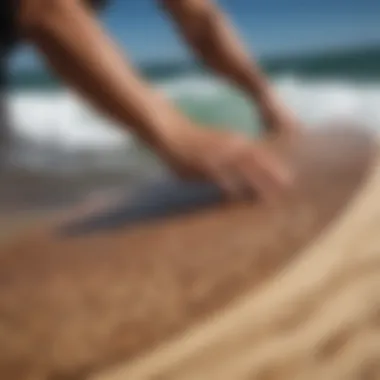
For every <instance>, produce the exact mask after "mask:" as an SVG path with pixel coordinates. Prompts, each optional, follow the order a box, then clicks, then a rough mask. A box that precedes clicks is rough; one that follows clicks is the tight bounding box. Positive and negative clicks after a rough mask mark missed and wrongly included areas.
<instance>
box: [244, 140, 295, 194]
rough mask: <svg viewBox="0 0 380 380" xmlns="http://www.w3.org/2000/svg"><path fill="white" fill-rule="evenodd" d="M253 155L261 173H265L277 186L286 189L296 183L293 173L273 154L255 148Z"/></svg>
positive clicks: (260, 148) (266, 150)
mask: <svg viewBox="0 0 380 380" xmlns="http://www.w3.org/2000/svg"><path fill="white" fill-rule="evenodd" d="M251 154H252V155H253V158H252V159H253V160H255V161H256V163H257V166H258V167H260V169H261V171H263V172H265V173H266V175H267V176H269V177H270V178H271V180H272V181H273V182H274V183H276V185H277V186H279V187H281V188H284V189H285V188H288V187H291V186H292V184H293V181H294V175H293V173H292V171H291V170H290V169H289V168H288V167H287V166H286V165H285V164H284V163H283V162H281V161H280V160H279V159H278V158H277V157H276V156H275V155H274V154H272V152H270V151H269V150H268V149H264V148H262V147H255V149H254V150H252V151H251Z"/></svg>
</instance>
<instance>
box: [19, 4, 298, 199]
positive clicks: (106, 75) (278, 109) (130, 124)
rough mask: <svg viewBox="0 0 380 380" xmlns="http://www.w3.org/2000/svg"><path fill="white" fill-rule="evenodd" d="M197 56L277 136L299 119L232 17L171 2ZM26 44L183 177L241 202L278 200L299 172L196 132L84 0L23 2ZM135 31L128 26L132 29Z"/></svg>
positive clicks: (225, 136) (220, 136) (249, 147)
mask: <svg viewBox="0 0 380 380" xmlns="http://www.w3.org/2000/svg"><path fill="white" fill-rule="evenodd" d="M158 3H159V5H160V6H161V7H162V8H163V9H165V10H166V11H167V13H168V14H169V15H171V16H172V18H173V19H174V21H175V24H176V25H177V29H178V30H179V31H180V33H181V34H182V35H183V36H184V40H185V41H187V42H188V44H189V45H190V46H191V47H192V48H193V50H194V52H195V53H197V54H198V56H199V57H200V58H201V59H202V60H203V61H204V62H205V63H206V64H208V65H209V67H210V68H212V69H213V70H215V72H216V73H218V74H221V75H223V76H224V77H225V78H227V79H229V80H230V81H231V82H232V83H234V84H235V85H236V86H238V87H240V88H241V89H242V90H243V91H244V92H245V93H246V94H247V95H248V96H250V97H251V98H252V100H253V101H255V102H256V104H258V106H259V109H260V110H261V113H262V116H263V119H264V121H265V122H266V125H267V128H268V129H269V130H271V131H275V132H280V133H283V132H285V133H288V132H292V131H294V130H295V129H297V127H296V126H297V123H296V120H295V119H294V118H293V116H292V115H291V114H290V113H289V111H288V110H287V109H286V108H285V107H284V106H283V105H282V104H281V102H280V101H279V100H278V98H277V96H276V94H275V93H274V91H273V89H272V88H271V87H270V85H269V83H268V81H267V79H266V77H265V76H264V75H263V73H262V72H261V71H260V69H259V67H258V66H257V65H256V64H255V63H254V62H253V60H252V59H251V58H250V57H249V55H248V53H247V52H246V50H245V49H244V47H243V45H242V43H241V42H240V40H239V38H238V37H237V35H236V34H235V32H234V29H233V27H232V26H231V24H230V23H229V22H228V20H227V18H226V16H225V15H224V14H223V12H222V11H221V10H220V9H219V8H218V7H217V6H216V5H215V4H214V3H213V2H212V1H211V0H161V1H159V2H158ZM18 25H19V29H20V33H21V35H22V36H23V37H24V39H25V40H27V41H29V42H30V43H32V44H33V45H34V46H35V47H36V48H37V50H39V51H40V52H41V53H42V54H43V56H44V57H45V59H46V61H47V62H48V64H50V66H51V67H52V68H53V70H54V71H55V72H56V73H57V74H58V75H59V76H60V77H61V78H62V79H63V80H64V81H65V83H67V84H68V85H70V86H71V87H72V88H74V89H75V90H76V91H77V92H78V93H80V94H81V95H83V97H84V98H85V99H86V100H87V101H88V102H90V103H92V104H93V105H94V106H95V107H96V108H97V109H99V110H100V111H102V112H103V113H104V114H107V115H108V116H109V117H111V118H112V119H114V120H116V121H118V122H119V123H120V124H121V125H122V126H125V128H126V129H128V130H129V131H131V132H133V133H134V134H136V135H137V136H139V137H140V138H141V139H142V140H143V141H144V142H145V143H146V144H149V145H150V147H151V148H152V149H153V150H154V151H155V152H156V153H157V154H158V155H159V156H161V158H163V159H164V160H165V161H166V163H167V164H168V165H169V166H170V167H171V168H173V169H174V170H175V171H176V172H177V173H178V174H179V175H185V176H187V177H192V178H200V179H206V180H210V181H213V182H215V183H216V184H218V185H219V186H220V187H221V188H222V189H223V190H225V191H226V194H227V195H229V196H232V197H242V196H246V195H247V194H249V193H250V192H255V193H257V192H258V193H259V194H260V195H261V196H262V197H263V198H265V199H267V200H273V199H275V198H276V197H277V196H278V195H279V194H280V193H281V191H283V190H285V189H287V188H288V187H289V186H290V185H291V170H290V168H287V167H285V166H284V165H283V164H282V163H281V162H278V161H277V160H276V157H275V156H274V155H273V154H272V153H271V152H270V151H269V150H267V149H265V148H264V147H263V146H262V144H260V143H259V142H258V141H252V140H250V139H248V138H247V137H245V136H243V135H241V134H238V133H234V132H226V131H216V130H215V129H213V130H210V129H209V128H205V126H200V125H196V124H195V123H194V122H193V121H191V120H189V118H187V117H186V116H185V115H184V114H182V113H181V112H180V111H179V110H178V109H177V108H176V107H175V106H174V105H173V104H171V103H170V102H169V101H168V100H167V99H165V98H164V97H163V96H162V95H161V94H160V93H158V92H156V91H155V90H154V89H152V87H151V86H150V85H149V84H148V83H147V82H145V81H144V80H143V79H142V78H141V77H140V76H139V75H138V73H137V72H136V71H135V70H134V68H133V67H132V66H131V64H130V63H129V62H128V60H127V59H126V57H125V56H124V55H123V53H122V52H121V51H120V49H119V48H118V46H116V44H115V43H114V42H113V41H112V39H111V38H110V37H109V36H108V35H107V33H106V31H105V30H103V28H102V26H101V24H100V23H99V22H98V21H97V18H96V14H95V12H94V11H93V10H92V9H91V8H90V7H89V6H88V3H87V2H85V1H84V0H21V7H20V13H19V15H18ZM126 28H128V25H126Z"/></svg>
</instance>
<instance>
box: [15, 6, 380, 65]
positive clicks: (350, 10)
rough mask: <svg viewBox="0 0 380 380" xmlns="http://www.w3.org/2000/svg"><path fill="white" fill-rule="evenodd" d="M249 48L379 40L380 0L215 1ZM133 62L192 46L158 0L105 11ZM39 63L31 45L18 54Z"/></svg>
mask: <svg viewBox="0 0 380 380" xmlns="http://www.w3.org/2000/svg"><path fill="white" fill-rule="evenodd" d="M216 1H217V2H218V3H219V4H220V5H221V7H222V8H223V9H224V10H225V12H226V14H227V15H228V16H229V17H230V18H231V20H232V22H233V24H234V26H235V28H236V29H237V31H238V32H239V34H240V36H241V37H242V39H243V40H244V42H245V44H246V46H247V48H248V49H249V51H250V52H251V53H253V54H255V55H258V56H265V55H267V56H268V55H281V54H289V53H293V52H297V53H298V52H306V51H307V52H312V51H314V50H320V49H323V48H330V49H331V48H337V47H347V46H348V47H349V46H351V45H359V44H369V43H373V42H379V46H380V22H379V17H380V1H379V0H216ZM101 20H102V22H103V23H104V25H105V27H106V28H107V30H108V31H109V33H110V34H111V35H112V36H113V37H114V38H116V40H117V41H118V43H119V44H120V45H121V46H122V47H123V48H124V49H125V51H126V54H127V55H128V56H129V57H130V58H131V59H132V61H136V62H140V61H145V62H146V61H163V60H164V61H166V60H182V59H186V58H188V57H189V51H188V50H187V49H186V47H185V46H184V45H183V44H182V42H181V39H180V38H179V37H178V36H177V35H176V33H175V31H174V28H173V25H172V24H171V22H170V19H169V18H168V16H167V15H165V14H164V13H163V12H162V11H161V10H160V9H159V8H158V7H157V1H155V0H110V5H109V6H108V8H107V9H106V11H104V12H103V13H102V15H101ZM14 62H15V65H16V66H20V67H25V66H30V65H33V66H34V65H36V64H38V59H36V58H35V55H34V54H33V53H32V52H31V51H30V50H28V49H21V50H20V51H19V52H18V53H17V54H16V57H15V61H14Z"/></svg>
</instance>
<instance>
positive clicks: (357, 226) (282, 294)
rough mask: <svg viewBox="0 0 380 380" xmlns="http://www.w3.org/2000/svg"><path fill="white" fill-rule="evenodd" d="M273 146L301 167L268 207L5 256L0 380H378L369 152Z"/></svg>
mask: <svg viewBox="0 0 380 380" xmlns="http://www.w3.org/2000/svg"><path fill="white" fill-rule="evenodd" d="M269 144H274V145H275V146H276V149H277V151H278V152H279V154H281V155H283V157H284V159H288V160H290V161H292V162H293V163H294V164H295V165H296V167H297V168H298V172H297V174H298V175H297V179H298V180H297V186H296V188H295V189H294V191H292V192H291V194H289V195H288V196H287V197H285V199H284V200H283V202H282V203H281V204H279V205H277V206H276V207H270V206H268V205H264V204H261V203H257V202H248V203H247V202H246V203H244V204H230V205H226V204H219V205H213V206H210V208H209V209H206V210H199V211H198V212H195V213H191V214H184V215H180V216H172V217H171V218H170V219H167V220H161V221H157V220H153V221H150V222H149V223H148V222H146V223H142V224H139V225H135V226H133V225H132V226H131V225H128V226H127V225H124V226H123V225H119V229H118V230H116V229H114V230H112V231H104V232H102V233H99V232H98V233H97V234H95V235H90V236H89V235H83V236H74V237H67V236H62V235H60V234H57V233H56V232H57V230H56V225H54V226H48V228H46V226H42V227H41V228H37V230H38V231H36V230H34V231H29V232H25V234H22V235H19V236H18V239H17V241H14V240H12V241H9V242H8V243H7V244H5V245H3V246H2V247H1V249H0V279H1V281H2V286H1V287H0V340H1V344H0V374H1V377H2V378H3V377H4V378H7V379H9V380H15V379H20V380H24V379H25V380H26V379H27V380H29V379H30V378H38V379H46V380H49V379H52V378H64V379H78V378H85V379H91V380H119V379H120V380H121V379H136V380H147V379H165V380H171V379H173V380H174V379H175V380H182V379H183V380H185V379H186V380H187V379H200V380H202V379H207V380H213V379H215V380H230V379H237V380H240V379H242V380H243V379H260V380H262V379H281V380H287V379H292V380H293V379H318V380H319V379H321V380H322V379H333V380H340V379H342V380H343V379H344V380H345V379H348V378H353V379H355V378H358V379H362V378H371V377H370V376H372V378H377V376H378V375H379V374H380V372H379V370H380V368H379V367H378V363H379V362H380V360H379V359H380V358H379V352H380V331H379V329H380V322H379V310H380V269H379V268H380V267H379V259H380V256H379V247H380V241H379V239H378V238H376V236H377V232H378V230H379V221H380V203H379V202H378V193H379V189H380V168H379V163H380V158H379V156H378V152H377V150H378V145H377V143H376V142H375V139H373V136H372V135H369V134H367V133H365V132H363V131H361V132H360V131H357V130H356V131H355V130H353V131H350V130H348V129H345V130H343V131H338V130H336V129H334V128H332V129H330V130H328V131H323V130H318V131H317V130H316V131H313V132H308V133H307V134H305V135H303V136H300V137H299V138H295V139H291V140H284V141H282V140H276V141H272V142H269ZM125 215H129V214H128V213H126V214H125ZM33 376H34V377H33Z"/></svg>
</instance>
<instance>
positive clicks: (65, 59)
mask: <svg viewBox="0 0 380 380" xmlns="http://www.w3.org/2000/svg"><path fill="white" fill-rule="evenodd" d="M18 23H19V28H20V30H21V33H22V34H23V35H24V37H25V38H26V39H28V40H29V41H31V42H32V43H33V44H34V45H35V46H37V48H38V49H39V50H40V51H41V52H43V53H44V56H45V57H46V59H47V61H48V62H49V63H50V65H51V66H52V67H53V69H54V70H55V71H56V72H57V73H58V74H60V77H61V78H63V79H64V80H65V81H66V82H67V83H69V84H71V85H72V87H74V89H76V90H77V91H78V92H79V93H81V94H83V95H85V98H86V99H87V100H89V101H90V102H91V103H92V104H93V105H95V106H97V108H98V109H100V110H101V111H103V112H105V113H106V114H108V115H110V116H111V117H113V118H114V119H115V120H117V121H118V122H120V123H121V124H122V125H123V126H125V127H127V126H128V127H129V128H131V129H132V130H133V131H134V132H135V133H136V134H137V135H139V136H140V137H142V138H143V139H144V140H145V141H146V142H147V143H149V144H151V145H153V146H154V147H155V148H159V147H161V146H165V145H166V144H168V143H169V141H170V140H171V139H174V138H175V136H176V135H177V134H179V133H182V130H180V128H179V126H180V125H182V126H183V125H186V124H188V123H189V121H188V120H187V119H185V117H184V116H183V115H181V114H180V113H178V112H177V111H176V109H175V108H174V107H173V106H172V105H171V104H170V103H168V102H166V101H165V99H163V98H162V97H161V96H160V95H159V94H158V93H156V92H154V91H153V90H152V89H151V88H150V87H149V86H148V85H147V83H145V82H144V81H143V80H142V79H140V78H139V76H138V75H137V74H136V72H135V71H134V70H133V68H132V67H131V66H130V65H129V64H128V62H126V60H125V58H124V57H123V56H122V55H121V53H120V52H119V50H118V48H117V47H116V46H115V45H114V43H113V42H112V41H111V40H110V38H109V37H108V36H107V35H106V33H105V32H104V31H103V30H102V28H101V26H100V25H99V24H98V22H97V21H96V18H95V17H94V15H93V14H92V13H91V10H90V9H89V8H87V7H86V6H85V3H84V1H81V0H22V1H21V10H20V13H19V18H18ZM182 129H183V128H182Z"/></svg>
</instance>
